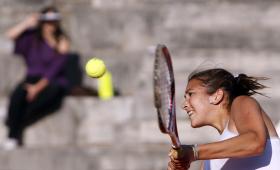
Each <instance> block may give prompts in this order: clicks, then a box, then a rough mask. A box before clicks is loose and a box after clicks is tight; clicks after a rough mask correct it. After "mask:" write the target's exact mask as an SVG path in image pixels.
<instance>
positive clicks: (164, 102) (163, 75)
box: [157, 57, 173, 131]
mask: <svg viewBox="0 0 280 170" xmlns="http://www.w3.org/2000/svg"><path fill="white" fill-rule="evenodd" d="M157 67H158V69H157V70H158V79H157V80H158V87H160V89H159V90H160V101H161V104H160V105H161V107H160V114H161V118H162V120H163V122H162V123H164V127H165V128H166V130H168V131H169V130H170V126H171V125H172V123H171V115H170V114H171V112H172V111H171V110H170V109H171V108H172V107H171V106H172V104H173V103H172V92H171V86H172V79H171V75H170V72H169V67H168V65H167V62H166V60H165V58H163V57H159V60H158V63H157Z"/></svg>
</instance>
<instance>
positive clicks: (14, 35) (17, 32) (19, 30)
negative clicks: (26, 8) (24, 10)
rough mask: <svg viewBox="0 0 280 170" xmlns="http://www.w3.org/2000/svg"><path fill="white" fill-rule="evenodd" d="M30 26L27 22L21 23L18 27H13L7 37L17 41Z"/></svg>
mask: <svg viewBox="0 0 280 170" xmlns="http://www.w3.org/2000/svg"><path fill="white" fill-rule="evenodd" d="M28 27H29V26H28V24H27V23H26V22H21V23H19V24H17V25H16V26H14V27H12V28H11V29H9V30H8V31H7V32H6V36H7V37H8V38H9V39H11V40H15V39H16V38H17V37H18V36H19V35H20V34H21V33H23V32H24V31H25V30H26V29H27V28H28Z"/></svg>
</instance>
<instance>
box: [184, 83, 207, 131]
mask: <svg viewBox="0 0 280 170" xmlns="http://www.w3.org/2000/svg"><path fill="white" fill-rule="evenodd" d="M184 97H185V101H184V103H183V108H184V110H185V111H186V112H187V114H188V116H189V118H190V120H191V125H192V127H201V126H204V125H209V123H210V122H209V116H210V115H209V114H208V113H209V111H210V110H209V109H210V103H209V97H210V95H209V94H207V89H206V87H204V86H203V84H202V82H201V81H200V80H197V79H192V80H190V81H189V82H188V85H187V87H186V91H185V95H184Z"/></svg>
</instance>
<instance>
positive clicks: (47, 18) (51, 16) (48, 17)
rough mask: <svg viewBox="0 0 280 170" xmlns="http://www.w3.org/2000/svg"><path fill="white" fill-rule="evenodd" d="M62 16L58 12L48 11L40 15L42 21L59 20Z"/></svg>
mask: <svg viewBox="0 0 280 170" xmlns="http://www.w3.org/2000/svg"><path fill="white" fill-rule="evenodd" d="M60 19H61V16H60V14H59V13H58V12H47V13H45V14H42V15H41V16H40V21H59V20H60Z"/></svg>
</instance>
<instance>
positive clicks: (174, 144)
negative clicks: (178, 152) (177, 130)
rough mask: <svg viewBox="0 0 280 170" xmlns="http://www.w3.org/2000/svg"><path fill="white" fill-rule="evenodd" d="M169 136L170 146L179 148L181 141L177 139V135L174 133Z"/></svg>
mask: <svg viewBox="0 0 280 170" xmlns="http://www.w3.org/2000/svg"><path fill="white" fill-rule="evenodd" d="M170 138H171V142H172V148H173V149H179V148H180V147H181V142H180V140H179V137H178V136H177V135H175V134H170Z"/></svg>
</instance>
